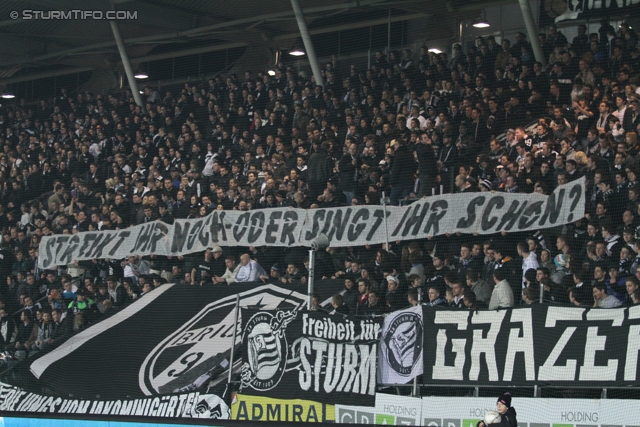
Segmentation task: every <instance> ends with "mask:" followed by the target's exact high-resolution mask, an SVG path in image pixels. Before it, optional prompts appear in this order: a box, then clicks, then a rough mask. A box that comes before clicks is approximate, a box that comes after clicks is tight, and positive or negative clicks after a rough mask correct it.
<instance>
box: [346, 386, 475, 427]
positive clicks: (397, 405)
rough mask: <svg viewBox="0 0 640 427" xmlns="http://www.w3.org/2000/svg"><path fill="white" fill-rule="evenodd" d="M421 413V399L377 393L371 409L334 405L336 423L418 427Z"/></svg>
mask: <svg viewBox="0 0 640 427" xmlns="http://www.w3.org/2000/svg"><path fill="white" fill-rule="evenodd" d="M422 411H423V409H422V399H420V398H419V397H409V396H394V395H392V394H384V393H378V394H376V405H375V407H373V408H367V407H363V406H347V405H342V404H340V405H336V423H339V424H362V425H371V424H383V425H390V426H419V425H420V422H421V420H422V417H421V414H422ZM474 427H475V426H474Z"/></svg>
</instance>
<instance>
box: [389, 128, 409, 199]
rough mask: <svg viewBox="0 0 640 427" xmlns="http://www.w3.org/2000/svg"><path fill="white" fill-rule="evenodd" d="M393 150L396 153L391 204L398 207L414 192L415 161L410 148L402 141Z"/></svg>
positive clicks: (392, 171) (392, 175)
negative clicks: (401, 201)
mask: <svg viewBox="0 0 640 427" xmlns="http://www.w3.org/2000/svg"><path fill="white" fill-rule="evenodd" d="M393 148H394V149H395V153H394V155H393V164H392V165H391V182H390V184H391V204H392V205H394V206H397V205H398V204H399V203H400V199H404V198H406V197H407V196H408V195H409V194H410V193H411V191H412V190H413V186H414V178H413V174H414V172H415V161H414V160H413V154H412V153H411V151H409V148H408V147H407V146H406V145H404V144H403V143H402V142H400V140H396V142H395V144H393Z"/></svg>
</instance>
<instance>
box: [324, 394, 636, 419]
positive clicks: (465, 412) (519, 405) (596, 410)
mask: <svg viewBox="0 0 640 427" xmlns="http://www.w3.org/2000/svg"><path fill="white" fill-rule="evenodd" d="M498 390H499V391H498ZM502 393H503V391H502V389H497V392H496V397H423V398H422V420H421V422H420V423H418V424H414V425H423V426H430V427H476V424H477V422H478V421H479V420H481V419H482V418H483V417H484V414H485V413H487V412H488V411H495V410H496V401H497V398H498V396H499V395H500V394H502ZM637 402H638V401H637V400H634V399H627V400H621V399H564V398H563V399H546V398H534V397H513V399H512V400H511V405H512V406H513V407H514V408H515V410H516V412H517V414H518V415H517V417H518V426H519V427H560V426H562V427H578V426H589V427H604V426H607V427H623V426H635V425H638V414H637V412H638V410H637ZM338 415H339V412H338V407H337V406H336V421H338V419H339V417H338Z"/></svg>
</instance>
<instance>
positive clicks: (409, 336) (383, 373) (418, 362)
mask: <svg viewBox="0 0 640 427" xmlns="http://www.w3.org/2000/svg"><path fill="white" fill-rule="evenodd" d="M422 310H423V308H422V307H421V306H417V307H412V308H408V309H406V310H401V311H394V312H393V313H389V314H388V315H387V317H385V319H384V328H383V330H382V337H381V338H380V354H379V355H378V364H379V367H378V382H379V383H381V384H406V383H408V382H409V381H411V380H412V379H414V378H415V377H417V376H418V375H422V368H423V366H424V365H423V363H422V362H423V360H422V359H423V357H422V341H423V338H424V333H423V331H424V323H423V320H422Z"/></svg>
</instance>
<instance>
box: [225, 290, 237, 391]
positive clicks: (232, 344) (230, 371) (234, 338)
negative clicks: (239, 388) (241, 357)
mask: <svg viewBox="0 0 640 427" xmlns="http://www.w3.org/2000/svg"><path fill="white" fill-rule="evenodd" d="M239 312H240V294H236V313H235V315H234V316H233V338H232V341H231V354H230V355H229V378H228V383H229V385H231V376H232V375H233V355H234V353H235V351H234V350H235V348H236V333H237V332H238V313H239Z"/></svg>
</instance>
